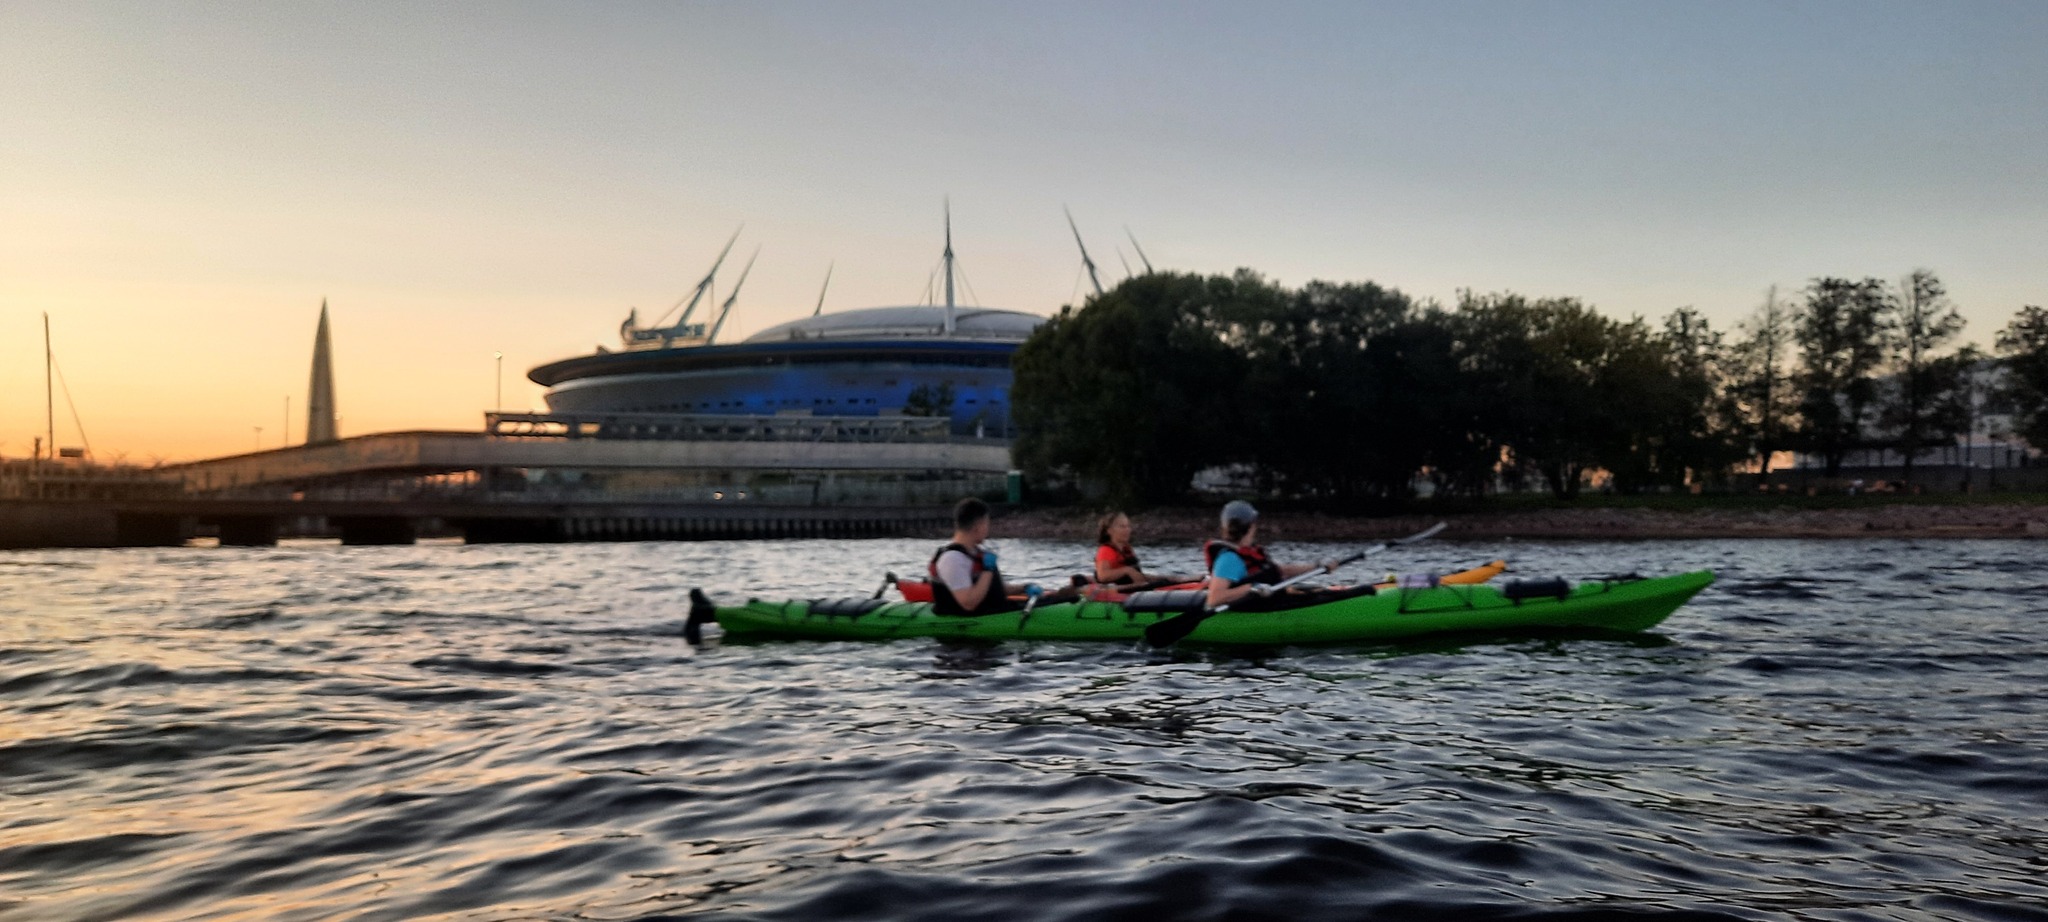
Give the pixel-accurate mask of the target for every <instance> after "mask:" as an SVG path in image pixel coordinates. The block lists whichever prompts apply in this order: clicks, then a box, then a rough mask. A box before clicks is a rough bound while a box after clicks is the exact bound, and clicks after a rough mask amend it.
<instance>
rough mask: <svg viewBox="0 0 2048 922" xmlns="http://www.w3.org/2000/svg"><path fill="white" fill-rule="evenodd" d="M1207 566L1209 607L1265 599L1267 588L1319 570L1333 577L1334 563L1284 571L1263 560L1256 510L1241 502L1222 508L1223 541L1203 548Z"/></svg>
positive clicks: (1303, 565)
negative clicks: (1241, 600) (1254, 598)
mask: <svg viewBox="0 0 2048 922" xmlns="http://www.w3.org/2000/svg"><path fill="white" fill-rule="evenodd" d="M1202 556H1203V558H1204V559H1206V560H1207V561H1208V564H1209V579H1208V586H1207V588H1208V590H1209V598H1208V602H1209V607H1210V608H1216V607H1218V606H1221V605H1233V604H1236V603H1237V602H1238V600H1240V599H1243V598H1244V597H1245V596H1248V595H1253V594H1257V595H1265V594H1266V593H1268V592H1270V591H1271V590H1270V589H1268V588H1267V587H1269V586H1271V585H1272V584H1274V583H1277V582H1280V581H1281V580H1284V579H1287V578H1288V577H1291V576H1300V575H1301V574H1303V573H1307V572H1309V571H1311V570H1316V569H1321V570H1324V571H1326V572H1331V573H1334V572H1336V570H1337V564H1336V562H1335V561H1329V560H1326V561H1323V562H1322V563H1320V564H1297V565H1294V566H1289V567H1283V566H1281V565H1279V564H1277V563H1274V562H1273V560H1272V558H1270V557H1267V556H1266V549H1265V548H1263V547H1260V546H1259V510H1257V509H1254V508H1252V504H1251V503H1248V502H1245V501H1244V500H1241V499H1237V500H1231V501H1230V502H1229V503H1226V504H1225V505H1224V506H1223V540H1220V541H1219V540H1217V539H1214V538H1211V539H1209V541H1208V542H1207V543H1205V544H1203V545H1202Z"/></svg>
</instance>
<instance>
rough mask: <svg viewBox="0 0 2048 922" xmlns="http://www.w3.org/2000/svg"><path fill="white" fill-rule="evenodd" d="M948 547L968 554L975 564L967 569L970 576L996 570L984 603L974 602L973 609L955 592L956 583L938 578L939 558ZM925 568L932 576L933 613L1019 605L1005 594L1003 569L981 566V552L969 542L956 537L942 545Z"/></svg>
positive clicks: (994, 609) (980, 611) (978, 611)
mask: <svg viewBox="0 0 2048 922" xmlns="http://www.w3.org/2000/svg"><path fill="white" fill-rule="evenodd" d="M947 551H959V552H960V553H962V554H966V555H967V559H968V561H969V562H970V563H972V564H973V567H974V568H973V569H972V570H970V571H968V573H969V576H968V579H969V580H979V579H981V574H982V573H984V572H987V573H993V574H995V575H994V577H993V578H992V579H990V580H989V584H988V592H986V593H984V594H983V595H982V597H981V604H980V605H977V606H975V607H974V610H973V611H968V610H967V608H966V606H964V605H961V604H960V600H959V599H958V598H956V597H954V595H953V587H951V586H948V585H946V581H945V580H944V579H941V578H939V558H941V557H944V556H946V552H947ZM925 572H926V573H927V574H928V575H930V577H931V586H932V613H933V614H939V615H986V614H992V613H995V612H1000V611H1011V610H1013V609H1014V608H1015V607H1016V606H1015V603H1013V602H1011V601H1010V597H1009V596H1006V595H1004V594H1003V571H1002V570H1000V569H994V570H991V569H989V568H987V567H984V566H982V565H981V555H980V554H978V553H975V552H974V550H973V549H971V548H969V547H968V546H967V545H964V544H961V543H959V542H957V541H955V542H953V543H952V544H948V545H946V546H945V547H942V548H939V552H938V553H936V554H933V555H932V562H931V563H928V564H925Z"/></svg>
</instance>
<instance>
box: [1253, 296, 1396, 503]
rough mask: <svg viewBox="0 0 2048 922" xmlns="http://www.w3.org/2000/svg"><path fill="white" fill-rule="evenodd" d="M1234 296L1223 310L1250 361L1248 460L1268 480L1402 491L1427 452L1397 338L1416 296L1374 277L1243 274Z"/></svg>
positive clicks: (1377, 493) (1307, 489) (1373, 492)
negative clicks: (1287, 282)
mask: <svg viewBox="0 0 2048 922" xmlns="http://www.w3.org/2000/svg"><path fill="white" fill-rule="evenodd" d="M1237 295H1238V296H1237V298H1236V299H1235V300H1234V301H1232V302H1231V303H1230V304H1229V306H1228V307H1227V309H1226V310H1225V311H1224V313H1223V314H1222V315H1221V316H1222V317H1223V318H1224V319H1225V320H1226V321H1227V322H1228V323H1229V324H1230V332H1229V334H1228V339H1229V341H1230V342H1231V343H1232V344H1234V345H1236V346H1237V347H1239V349H1240V351H1241V354H1242V355H1243V357H1244V359H1245V361H1246V367H1245V379H1244V380H1243V381H1241V382H1239V385H1240V392H1241V393H1242V394H1243V396H1244V397H1245V399H1246V402H1247V404H1246V407H1245V413H1244V417H1243V420H1244V423H1245V425H1246V427H1247V430H1248V431H1252V432H1256V433H1257V437H1256V439H1255V440H1253V442H1252V443H1251V449H1252V450H1251V456H1252V457H1251V460H1252V461H1253V462H1254V463H1255V464H1256V466H1257V468H1258V469H1259V470H1260V471H1261V472H1262V473H1263V474H1264V475H1265V476H1266V477H1267V478H1268V479H1269V480H1270V481H1271V482H1272V484H1271V485H1273V486H1279V487H1284V492H1287V493H1290V494H1294V495H1302V496H1319V497H1326V498H1330V499H1338V500H1355V499H1363V498H1371V499H1386V498H1393V497H1398V496H1402V495H1405V494H1406V493H1407V491H1408V490H1409V484H1410V482H1411V481H1412V480H1413V479H1414V476H1415V472H1416V471H1417V470H1419V469H1420V468H1421V467H1422V466H1423V464H1424V463H1425V461H1424V458H1423V456H1422V454H1421V452H1420V450H1419V446H1420V445H1421V444H1423V440H1422V439H1420V438H1417V437H1415V433H1413V432H1411V431H1409V428H1410V427H1412V426H1413V424H1414V423H1415V421H1416V420H1415V419H1414V417H1413V416H1412V415H1411V414H1409V413H1407V412H1404V411H1405V410H1407V409H1409V408H1410V406H1411V405H1412V400H1413V396H1412V395H1411V394H1410V393H1409V392H1408V388H1409V384H1408V382H1409V380H1410V376H1409V375H1408V374H1407V368H1406V356H1404V355H1403V354H1402V353H1401V351H1400V349H1399V342H1400V340H1399V333H1400V332H1401V331H1402V330H1403V329H1404V328H1405V327H1406V325H1408V324H1409V323H1410V322H1412V320H1413V317H1414V304H1413V302H1412V301H1410V300H1409V299H1408V297H1407V296H1406V295H1403V294H1401V293H1400V292H1398V291H1394V290H1391V289H1387V288H1382V287H1380V286H1378V285H1375V284H1372V283H1370V282H1364V283H1355V284H1336V283H1330V282H1310V283H1309V284H1308V285H1306V286H1304V287H1302V288H1301V289H1299V290H1295V291H1287V290H1284V289H1281V288H1278V287H1276V286H1270V285H1249V284H1246V285H1240V286H1238V288H1237ZM1368 435H1370V437H1368Z"/></svg>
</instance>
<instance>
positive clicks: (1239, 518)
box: [1223, 499, 1259, 525]
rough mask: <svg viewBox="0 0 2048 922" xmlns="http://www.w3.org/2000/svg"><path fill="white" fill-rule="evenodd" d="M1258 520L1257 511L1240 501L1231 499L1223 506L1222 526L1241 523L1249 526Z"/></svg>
mask: <svg viewBox="0 0 2048 922" xmlns="http://www.w3.org/2000/svg"><path fill="white" fill-rule="evenodd" d="M1258 520H1259V510H1257V509H1253V508H1252V504H1251V503H1248V502H1245V501H1244V500H1241V499H1233V500H1231V501H1230V502H1227V503H1224V504H1223V524H1225V525H1229V524H1230V523H1232V522H1242V523H1244V524H1246V525H1250V524H1252V523H1253V522H1256V521H1258Z"/></svg>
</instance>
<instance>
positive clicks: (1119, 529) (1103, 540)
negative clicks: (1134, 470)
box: [1095, 512, 1159, 586]
mask: <svg viewBox="0 0 2048 922" xmlns="http://www.w3.org/2000/svg"><path fill="white" fill-rule="evenodd" d="M1095 581H1096V582H1098V583H1101V584H1103V585H1105V586H1141V585H1145V584H1148V583H1155V582H1158V581H1159V578H1158V577H1156V576H1148V575H1146V574H1145V571H1143V570H1140V569H1138V552H1137V551H1136V550H1135V549H1133V548H1132V547H1131V517H1130V516H1127V515H1125V514H1123V513H1121V512H1111V513H1110V514H1108V515H1105V516H1103V517H1102V521H1101V522H1099V523H1097V524H1096V526H1095Z"/></svg>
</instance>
